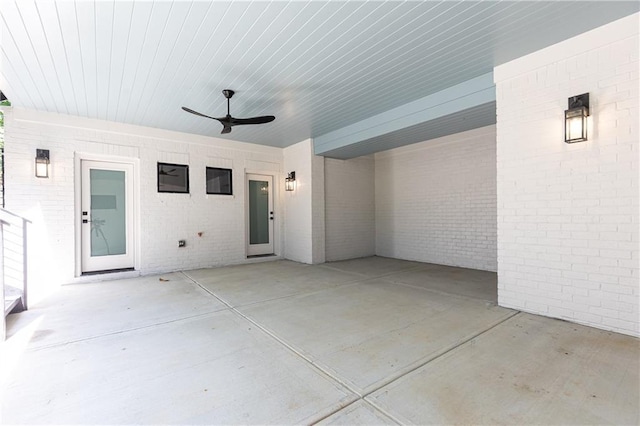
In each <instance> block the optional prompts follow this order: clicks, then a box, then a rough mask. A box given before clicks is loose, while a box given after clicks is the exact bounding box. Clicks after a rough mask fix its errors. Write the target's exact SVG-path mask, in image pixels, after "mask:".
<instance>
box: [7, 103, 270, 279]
mask: <svg viewBox="0 0 640 426" xmlns="http://www.w3.org/2000/svg"><path fill="white" fill-rule="evenodd" d="M36 148H43V149H49V150H50V151H51V173H50V176H51V177H50V178H49V179H37V178H35V177H34V170H33V168H34V157H35V152H36ZM5 152H6V160H5V161H6V168H5V173H6V174H5V178H6V181H5V182H6V184H5V185H6V186H5V189H6V206H7V208H8V209H10V210H12V211H15V212H16V213H18V214H23V215H25V216H26V217H28V218H31V219H33V221H34V224H33V226H32V228H31V236H32V238H34V239H37V241H35V240H34V241H33V243H32V244H31V249H32V250H34V252H33V253H34V259H35V260H34V262H32V265H31V266H33V267H34V268H35V269H34V270H33V273H32V278H33V279H34V280H36V281H38V280H39V281H42V282H45V281H46V283H47V284H49V283H59V282H69V281H71V280H72V279H73V277H74V270H75V238H74V223H75V221H77V220H79V219H78V218H77V217H76V214H77V212H76V207H75V197H74V173H75V171H74V153H76V152H84V153H93V154H108V155H118V156H123V157H129V158H138V159H139V160H140V200H139V207H140V219H141V220H140V238H139V239H140V254H141V256H140V259H141V260H140V271H141V273H143V274H149V273H155V272H165V271H172V270H179V269H192V268H201V267H210V266H219V265H226V264H233V263H241V262H244V261H246V252H245V223H244V219H243V218H244V217H245V200H244V196H245V192H244V181H245V178H244V173H245V168H249V169H255V168H256V167H260V168H261V169H265V168H267V169H269V170H272V171H274V172H275V174H276V175H278V174H279V173H281V169H282V149H280V148H272V147H266V146H261V145H254V144H247V143H242V142H235V141H227V140H223V139H217V138H209V137H202V136H197V135H189V134H180V133H175V132H169V131H164V130H159V129H150V128H143V127H138V126H130V125H124V124H118V123H109V122H105V121H99V120H89V119H85V118H78V117H71V116H64V115H58V114H48V113H38V112H35V111H27V110H21V109H18V108H14V109H13V110H11V109H9V110H7V115H6V146H5ZM158 161H167V162H173V163H184V164H188V165H189V174H190V179H189V180H190V194H167V193H158V192H157V189H156V188H157V176H156V170H157V169H156V163H157V162H158ZM206 166H214V167H215V166H218V167H230V168H232V169H233V192H234V195H233V196H231V197H230V196H222V195H206V191H205V167H206ZM198 232H203V235H202V237H198V235H197V233H198ZM179 239H186V240H187V246H186V247H185V248H178V240H179ZM276 250H281V245H280V244H276Z"/></svg>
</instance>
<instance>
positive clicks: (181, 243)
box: [178, 240, 187, 247]
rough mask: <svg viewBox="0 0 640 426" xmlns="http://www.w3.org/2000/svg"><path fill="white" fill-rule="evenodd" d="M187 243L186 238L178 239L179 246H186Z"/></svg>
mask: <svg viewBox="0 0 640 426" xmlns="http://www.w3.org/2000/svg"><path fill="white" fill-rule="evenodd" d="M186 245H187V242H186V241H185V240H179V241H178V247H184V246H186Z"/></svg>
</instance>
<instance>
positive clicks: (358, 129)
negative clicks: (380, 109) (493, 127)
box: [314, 72, 496, 155]
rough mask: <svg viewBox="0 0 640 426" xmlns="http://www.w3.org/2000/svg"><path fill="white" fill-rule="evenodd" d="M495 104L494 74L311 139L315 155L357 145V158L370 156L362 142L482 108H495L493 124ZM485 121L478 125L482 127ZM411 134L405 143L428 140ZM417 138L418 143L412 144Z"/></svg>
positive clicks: (421, 126) (390, 137) (488, 74)
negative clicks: (358, 156) (487, 106)
mask: <svg viewBox="0 0 640 426" xmlns="http://www.w3.org/2000/svg"><path fill="white" fill-rule="evenodd" d="M495 100H496V91H495V85H494V83H493V72H489V73H487V74H483V75H481V76H479V77H476V78H473V79H471V80H467V81H465V82H463V83H460V84H457V85H455V86H451V87H449V88H447V89H445V90H441V91H440V92H436V93H434V94H431V95H429V96H426V97H424V98H421V99H418V100H416V101H413V102H409V103H407V104H405V105H402V106H399V107H397V108H393V109H391V110H389V111H386V112H384V113H382V114H377V115H375V116H373V117H369V118H367V119H365V120H362V121H359V122H357V123H354V124H352V125H349V126H346V127H343V128H341V129H338V130H335V131H333V132H329V133H326V134H324V135H321V136H318V137H316V138H314V152H315V153H316V155H326V154H328V153H335V152H337V151H344V148H346V147H349V146H350V145H354V144H357V145H358V146H359V149H358V150H356V151H357V153H360V152H362V154H360V155H366V154H370V153H371V152H366V151H368V150H367V149H366V147H365V146H363V145H366V144H363V142H365V141H368V140H376V141H377V140H380V139H383V138H385V136H388V138H389V139H397V138H395V137H394V136H393V135H394V134H395V133H397V132H401V133H402V131H403V130H404V129H407V128H412V129H418V128H425V129H426V128H428V126H425V125H424V124H425V123H427V124H428V122H432V121H434V120H441V119H443V118H446V117H456V116H459V117H462V116H461V115H460V113H462V112H465V111H470V110H474V109H476V108H478V107H480V106H482V105H494V109H493V114H489V115H493V117H488V118H491V120H493V123H495ZM485 110H486V108H485ZM485 115H486V114H485ZM488 118H487V119H488ZM487 119H484V120H481V121H478V122H479V123H485V122H486V121H487ZM491 120H490V121H491ZM488 124H491V123H488ZM482 125H487V124H486V123H485V124H482ZM412 133H414V136H413V137H412V138H411V139H408V140H407V143H406V144H409V143H415V142H420V141H422V140H427V139H429V136H428V135H427V134H425V138H424V139H420V135H419V134H415V131H414V132H412ZM416 138H417V139H418V140H414V139H416ZM397 143H398V142H396V144H394V145H397ZM400 143H401V142H400ZM398 146H400V145H398ZM387 149H388V148H387ZM372 152H375V151H372Z"/></svg>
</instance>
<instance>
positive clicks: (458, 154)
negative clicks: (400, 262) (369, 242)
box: [375, 126, 497, 271]
mask: <svg viewBox="0 0 640 426" xmlns="http://www.w3.org/2000/svg"><path fill="white" fill-rule="evenodd" d="M375 205H376V208H375V224H376V254H378V255H380V256H387V257H394V258H399V259H407V260H417V261H420V262H429V263H438V264H443V265H452V266H461V267H465V268H473V269H482V270H489V271H495V270H496V268H497V266H496V169H495V126H489V127H484V128H481V129H475V130H471V131H468V132H463V133H459V134H456V135H451V136H446V137H443V138H439V139H435V140H431V141H426V142H421V143H418V144H414V145H409V146H406V147H402V148H396V149H393V150H389V151H385V152H382V153H378V154H375Z"/></svg>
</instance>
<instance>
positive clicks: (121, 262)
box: [80, 160, 134, 272]
mask: <svg viewBox="0 0 640 426" xmlns="http://www.w3.org/2000/svg"><path fill="white" fill-rule="evenodd" d="M81 185H82V187H81V192H82V210H81V212H80V221H81V225H80V226H81V227H82V230H81V234H82V272H95V271H108V270H114V269H127V268H133V265H134V253H133V248H134V245H133V244H134V243H133V242H134V238H133V165H132V164H125V163H110V162H102V161H87V160H83V161H82V182H81Z"/></svg>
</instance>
